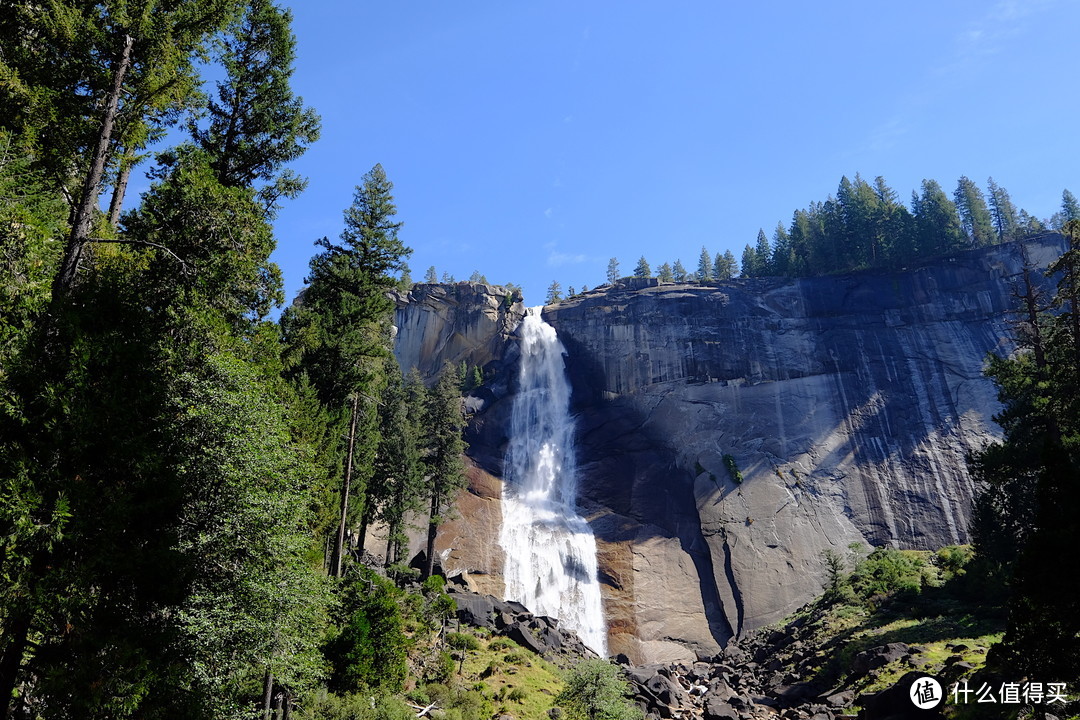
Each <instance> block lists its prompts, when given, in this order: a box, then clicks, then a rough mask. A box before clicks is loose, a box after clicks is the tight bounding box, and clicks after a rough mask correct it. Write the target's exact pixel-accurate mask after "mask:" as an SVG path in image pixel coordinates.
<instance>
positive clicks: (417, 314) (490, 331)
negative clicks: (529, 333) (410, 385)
mask: <svg viewBox="0 0 1080 720" xmlns="http://www.w3.org/2000/svg"><path fill="white" fill-rule="evenodd" d="M393 298H394V301H395V302H396V304H397V310H396V312H395V314H394V327H395V329H396V334H395V337H394V355H395V356H396V357H397V359H398V364H399V365H401V368H402V370H404V371H405V372H408V371H409V370H411V369H412V368H416V369H417V370H419V371H420V374H421V375H423V376H424V378H425V379H428V380H431V379H433V378H435V377H436V376H437V375H438V374H439V372H440V371H441V370H442V368H443V365H444V364H445V363H450V364H452V365H454V366H455V367H456V366H459V365H460V364H461V363H462V362H464V363H465V364H466V365H469V366H476V367H480V368H484V367H487V366H488V365H490V364H491V363H493V362H499V361H501V360H503V358H504V356H505V355H506V352H507V350H508V345H507V340H508V339H509V337H510V335H511V333H512V332H513V330H514V328H516V327H517V326H518V323H520V322H521V318H522V317H523V316H524V315H525V309H524V307H523V306H522V304H521V300H520V299H519V298H517V297H516V296H515V295H514V294H513V293H512V292H510V291H508V290H506V288H503V287H501V286H497V285H484V284H481V283H467V282H461V283H455V284H452V285H429V284H417V285H414V286H413V288H412V290H410V291H409V292H407V293H401V292H398V293H394V295H393Z"/></svg>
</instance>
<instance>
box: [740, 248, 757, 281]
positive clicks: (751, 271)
mask: <svg viewBox="0 0 1080 720" xmlns="http://www.w3.org/2000/svg"><path fill="white" fill-rule="evenodd" d="M740 267H741V268H742V272H741V273H740V276H741V277H744V278H747V277H758V257H757V253H756V252H754V248H752V247H750V246H749V245H745V246H744V247H743V251H742V263H740Z"/></svg>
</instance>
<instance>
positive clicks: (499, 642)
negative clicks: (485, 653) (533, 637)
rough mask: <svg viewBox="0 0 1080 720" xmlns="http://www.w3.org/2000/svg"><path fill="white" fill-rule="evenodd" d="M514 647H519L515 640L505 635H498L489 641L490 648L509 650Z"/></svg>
mask: <svg viewBox="0 0 1080 720" xmlns="http://www.w3.org/2000/svg"><path fill="white" fill-rule="evenodd" d="M513 647H517V646H516V645H515V644H514V641H513V640H510V639H509V638H504V637H497V638H495V639H494V640H492V641H491V642H489V643H488V650H495V651H498V650H509V649H510V648H513Z"/></svg>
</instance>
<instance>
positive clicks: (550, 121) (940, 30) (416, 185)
mask: <svg viewBox="0 0 1080 720" xmlns="http://www.w3.org/2000/svg"><path fill="white" fill-rule="evenodd" d="M751 5H753V7H751ZM291 6H292V8H293V12H294V16H295V22H294V29H295V32H296V34H297V37H298V41H299V42H298V59H297V66H296V74H295V76H294V83H293V84H294V88H295V90H296V92H297V93H299V94H300V95H302V96H303V97H304V100H305V102H306V103H307V104H309V105H311V106H313V107H315V109H316V110H317V111H318V112H319V113H320V114H321V115H322V124H323V131H322V139H321V140H320V141H319V142H318V143H316V144H315V145H314V146H313V147H312V148H311V149H310V150H309V151H308V153H307V155H305V157H304V158H303V159H302V160H301V161H299V162H298V163H296V164H295V166H294V167H295V168H296V169H297V170H298V171H299V172H300V173H302V174H304V175H306V176H308V177H309V178H310V185H309V187H308V189H307V191H306V192H305V193H304V194H303V196H301V197H300V198H299V199H297V200H294V201H291V202H290V203H289V204H288V205H287V206H286V208H285V209H284V210H283V212H282V213H281V216H280V218H279V220H278V222H277V235H278V242H279V249H278V251H277V253H276V255H275V259H276V260H277V262H278V263H279V264H280V265H281V267H282V269H283V271H284V274H285V278H286V285H287V288H286V289H287V294H288V297H289V298H290V300H291V298H292V297H293V296H294V295H295V294H296V292H297V291H298V290H299V289H300V287H301V286H302V283H303V278H304V275H305V273H306V271H307V261H308V258H309V257H310V256H311V255H312V253H313V252H314V246H313V245H312V242H313V241H314V240H315V239H316V238H318V237H321V236H323V235H328V236H330V237H336V236H337V235H338V234H339V233H340V232H341V229H342V220H341V214H342V211H343V210H344V209H345V208H346V207H347V206H348V205H349V204H350V202H351V199H352V192H353V188H354V186H355V185H356V184H357V183H358V182H359V181H360V178H361V176H362V175H363V174H364V173H365V172H366V171H367V170H369V169H370V168H371V167H372V166H373V165H374V164H375V163H382V165H383V167H384V168H385V169H386V172H387V174H388V176H389V177H390V179H391V180H392V181H393V182H394V184H395V197H396V200H397V206H398V213H399V218H400V219H401V220H403V221H404V223H405V226H404V228H403V229H402V233H401V237H402V239H403V240H404V241H405V242H406V244H407V245H409V246H410V247H412V248H413V250H414V252H413V255H412V257H411V258H410V260H409V264H410V266H411V268H412V274H413V277H414V279H417V280H419V279H421V278H422V277H423V274H424V271H425V270H426V269H427V267H428V266H429V265H434V266H435V267H436V269H437V270H438V272H439V274H440V275H441V274H442V273H443V272H444V271H449V272H450V273H451V274H453V275H454V276H455V277H456V278H457V279H459V280H460V279H465V278H467V277H468V276H469V275H470V273H472V272H473V270H479V271H480V272H482V273H484V274H485V275H486V276H487V278H488V279H489V280H490V281H492V282H496V283H499V282H505V281H512V282H515V283H518V284H520V285H522V286H523V287H524V291H525V298H526V301H527V303H529V304H539V303H541V302H542V301H543V299H544V294H545V291H546V288H547V286H548V285H549V284H550V283H551V281H552V280H558V281H559V282H560V283H561V284H562V286H563V289H564V290H565V289H566V288H567V286H574V287H576V288H579V289H580V288H581V286H582V285H588V286H589V287H593V286H595V285H598V284H600V283H602V282H603V281H604V277H605V271H606V267H607V261H608V258H610V257H613V256H614V257H617V258H618V259H619V261H620V263H621V269H622V271H623V273H624V274H630V272H631V271H632V269H633V266H634V264H635V263H636V261H637V258H638V257H639V256H641V255H643V254H644V255H645V257H646V258H647V259H648V260H649V262H650V263H651V264H652V266H653V267H654V268H655V267H657V266H658V265H659V264H660V263H662V262H664V261H674V260H675V259H676V258H681V259H682V261H683V263H684V265H686V266H687V267H688V268H690V269H693V268H694V267H696V262H697V257H698V254H699V253H700V249H701V247H702V245H704V246H706V247H707V248H708V249H709V251H710V253H716V252H718V251H720V252H722V251H723V250H726V249H730V250H732V252H734V253H735V255H736V257H738V256H740V255H741V252H742V248H743V246H744V245H745V244H746V243H753V242H754V239H755V237H756V235H757V231H758V228H759V227H764V228H765V230H766V232H767V233H768V234H769V235H770V236H771V234H772V229H773V228H774V227H775V226H776V223H777V222H778V221H783V222H784V224H785V225H787V224H789V222H790V220H791V214H792V212H793V211H794V210H795V209H796V208H802V207H805V206H806V205H807V204H808V203H810V202H811V201H814V200H824V199H825V198H826V196H828V195H830V194H834V193H835V191H836V187H837V184H838V183H839V180H840V177H841V176H842V175H845V174H846V175H848V176H849V177H851V176H854V174H855V173H856V172H860V173H862V175H863V176H864V177H865V178H867V179H870V180H872V178H873V177H875V176H877V175H882V176H884V177H885V179H886V181H887V182H888V183H889V184H890V185H891V186H892V187H893V188H894V189H895V190H896V191H897V192H898V193H899V194H900V196H901V198H903V199H904V200H905V201H906V200H907V199H908V198H910V195H911V191H912V190H913V189H915V188H917V187H918V186H919V183H920V182H921V181H922V179H923V178H933V179H936V180H938V181H939V182H940V183H941V184H942V186H943V187H944V188H945V189H946V191H947V192H950V193H951V192H952V190H953V189H954V188H955V187H956V182H957V179H958V178H959V177H960V176H961V175H967V176H968V177H970V178H972V179H973V180H975V181H976V182H977V183H978V184H979V186H980V187H982V188H983V189H984V190H985V187H986V179H987V177H988V176H993V178H994V180H995V181H996V182H997V183H998V184H999V185H1002V186H1004V187H1005V188H1006V189H1007V190H1009V192H1010V193H1011V195H1012V198H1013V201H1014V202H1015V203H1016V204H1017V206H1018V207H1023V208H1025V209H1027V210H1028V211H1029V212H1030V213H1032V214H1034V215H1036V216H1038V217H1048V216H1049V215H1051V214H1052V213H1054V212H1055V211H1056V210H1057V209H1058V207H1059V204H1060V199H1061V191H1062V189H1064V188H1069V189H1071V190H1072V191H1073V192H1074V193H1078V194H1080V182H1078V181H1077V177H1078V175H1077V163H1078V161H1080V153H1078V152H1077V150H1078V142H1077V134H1078V132H1080V93H1078V92H1077V89H1078V79H1077V78H1078V76H1077V71H1078V69H1080V62H1078V60H1080V50H1078V46H1077V43H1076V35H1075V34H1076V29H1077V28H1078V27H1080V3H1077V2H1072V1H1071V0H1060V1H1057V2H1055V1H1053V0H1046V1H1039V0H1028V1H1020V0H1016V1H1013V2H998V3H995V2H984V1H980V2H976V1H972V0H950V1H949V2H939V1H936V0H935V1H932V2H931V1H923V0H917V1H914V2H890V3H878V2H865V1H864V0H856V1H844V2H831V1H826V2H801V1H800V2H763V3H735V2H715V1H705V0H701V1H694V2H677V1H676V2H671V3H660V2H655V0H654V1H653V2H633V1H628V0H619V1H618V2H616V1H613V0H612V1H603V2H600V1H598V2H580V1H576V2H569V1H564V0H549V1H546V2H536V1H532V0H500V1H498V2H495V1H480V0H476V1H469V2H447V1H446V0H410V2H327V1H320V0H309V1H308V2H302V3H301V2H293V3H291Z"/></svg>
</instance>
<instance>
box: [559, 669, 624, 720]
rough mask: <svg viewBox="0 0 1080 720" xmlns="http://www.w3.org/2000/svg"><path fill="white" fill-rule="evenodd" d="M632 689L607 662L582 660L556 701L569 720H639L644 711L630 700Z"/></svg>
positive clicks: (572, 671) (571, 673) (573, 670)
mask: <svg viewBox="0 0 1080 720" xmlns="http://www.w3.org/2000/svg"><path fill="white" fill-rule="evenodd" d="M629 694H630V686H629V684H628V683H627V682H626V680H625V679H624V678H623V676H622V671H621V670H620V669H619V668H618V667H617V666H615V665H612V664H611V663H609V662H608V661H607V660H583V661H582V662H579V663H578V664H577V665H575V666H574V667H573V669H572V670H571V671H570V673H569V675H568V677H567V678H566V687H565V688H563V691H562V692H561V693H559V695H558V696H557V697H556V698H555V702H556V704H558V705H559V706H561V707H562V709H563V712H564V713H565V714H566V716H567V717H568V718H570V720H640V719H641V711H640V710H638V709H637V707H635V706H634V705H633V704H631V702H630V701H629V700H628V699H627V698H628V696H629Z"/></svg>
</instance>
